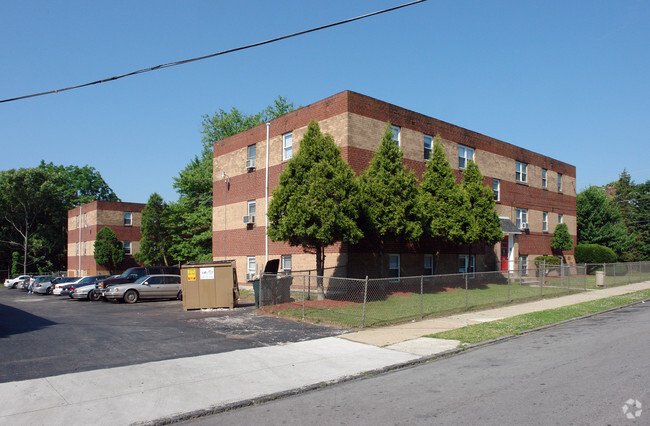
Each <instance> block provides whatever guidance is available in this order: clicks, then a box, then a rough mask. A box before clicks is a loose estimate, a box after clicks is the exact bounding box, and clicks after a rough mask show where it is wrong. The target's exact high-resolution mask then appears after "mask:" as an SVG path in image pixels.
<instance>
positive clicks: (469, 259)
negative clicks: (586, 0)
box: [458, 254, 476, 278]
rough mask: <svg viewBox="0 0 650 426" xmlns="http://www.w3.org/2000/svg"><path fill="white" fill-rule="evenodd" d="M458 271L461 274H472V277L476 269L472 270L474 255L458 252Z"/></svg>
mask: <svg viewBox="0 0 650 426" xmlns="http://www.w3.org/2000/svg"><path fill="white" fill-rule="evenodd" d="M458 272H461V273H463V274H472V275H471V277H472V278H474V276H475V273H476V271H475V270H474V255H473V254H472V255H468V254H459V255H458Z"/></svg>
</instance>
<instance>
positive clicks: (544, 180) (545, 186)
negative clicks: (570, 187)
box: [542, 169, 548, 189]
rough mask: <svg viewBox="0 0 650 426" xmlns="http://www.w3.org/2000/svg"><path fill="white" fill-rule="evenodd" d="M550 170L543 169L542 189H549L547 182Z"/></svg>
mask: <svg viewBox="0 0 650 426" xmlns="http://www.w3.org/2000/svg"><path fill="white" fill-rule="evenodd" d="M547 174H548V170H546V169H542V188H544V189H546V188H547V187H548V181H547V180H546V175H547Z"/></svg>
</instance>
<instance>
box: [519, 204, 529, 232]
mask: <svg viewBox="0 0 650 426" xmlns="http://www.w3.org/2000/svg"><path fill="white" fill-rule="evenodd" d="M517 228H519V229H526V228H528V209H517Z"/></svg>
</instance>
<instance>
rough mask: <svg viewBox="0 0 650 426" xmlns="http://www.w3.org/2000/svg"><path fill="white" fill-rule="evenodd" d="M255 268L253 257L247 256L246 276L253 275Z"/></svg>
mask: <svg viewBox="0 0 650 426" xmlns="http://www.w3.org/2000/svg"><path fill="white" fill-rule="evenodd" d="M255 272H256V266H255V256H248V257H247V258H246V275H248V274H251V275H255Z"/></svg>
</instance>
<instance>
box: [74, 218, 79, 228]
mask: <svg viewBox="0 0 650 426" xmlns="http://www.w3.org/2000/svg"><path fill="white" fill-rule="evenodd" d="M74 218H75V221H74V225H75V228H76V229H79V216H75V217H74Z"/></svg>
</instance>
